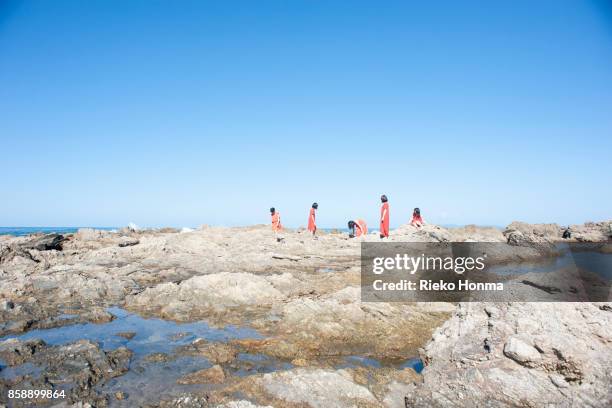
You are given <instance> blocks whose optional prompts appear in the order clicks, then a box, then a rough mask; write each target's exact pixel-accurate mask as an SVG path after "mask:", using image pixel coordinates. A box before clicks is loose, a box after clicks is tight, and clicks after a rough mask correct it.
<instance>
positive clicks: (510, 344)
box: [504, 336, 542, 366]
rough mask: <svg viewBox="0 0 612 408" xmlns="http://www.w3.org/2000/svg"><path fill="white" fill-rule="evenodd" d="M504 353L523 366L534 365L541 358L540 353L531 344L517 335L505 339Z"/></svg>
mask: <svg viewBox="0 0 612 408" xmlns="http://www.w3.org/2000/svg"><path fill="white" fill-rule="evenodd" d="M504 354H505V355H506V357H508V358H511V359H512V360H514V361H516V362H517V363H519V364H522V365H524V366H534V365H535V364H536V363H537V362H539V361H540V360H542V357H541V356H540V353H539V352H538V351H537V350H536V349H535V348H534V347H533V346H531V345H529V344H527V343H525V342H524V341H523V340H521V339H520V338H518V337H517V336H512V337H510V338H509V339H508V341H506V344H505V345H504Z"/></svg>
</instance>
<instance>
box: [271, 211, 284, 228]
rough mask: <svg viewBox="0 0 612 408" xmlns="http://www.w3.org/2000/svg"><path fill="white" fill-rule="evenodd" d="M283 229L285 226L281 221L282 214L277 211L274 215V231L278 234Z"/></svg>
mask: <svg viewBox="0 0 612 408" xmlns="http://www.w3.org/2000/svg"><path fill="white" fill-rule="evenodd" d="M282 229H283V226H282V225H281V221H280V213H279V212H278V211H275V212H274V214H272V231H274V232H278V231H280V230H282Z"/></svg>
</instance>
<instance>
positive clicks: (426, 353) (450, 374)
mask: <svg viewBox="0 0 612 408" xmlns="http://www.w3.org/2000/svg"><path fill="white" fill-rule="evenodd" d="M610 225H611V221H607V222H601V223H587V224H584V225H581V226H572V228H571V231H572V238H571V241H572V242H600V243H602V246H601V251H602V252H604V253H609V252H610V244H609V238H610V233H611V232H610ZM563 231H564V229H563V228H561V227H559V226H557V225H554V224H539V225H531V224H525V223H518V222H516V223H512V224H510V225H509V226H508V227H507V228H506V230H504V231H500V230H498V229H495V228H483V227H477V226H467V227H463V228H453V229H445V228H442V227H438V226H435V225H426V226H425V227H424V228H421V229H417V228H415V227H412V226H409V225H406V226H402V227H400V228H398V229H396V230H394V231H392V232H391V237H390V241H392V242H494V243H500V248H502V250H500V251H499V252H498V253H496V255H495V262H498V263H500V264H503V263H504V262H510V261H514V262H516V261H517V260H521V261H534V260H538V259H542V258H546V257H554V256H555V254H556V249H555V244H556V243H558V242H561V241H563V242H568V241H567V240H563V239H562V238H561V236H562V233H563ZM283 237H284V240H283V242H281V243H278V242H276V240H275V239H274V235H273V233H272V231H270V229H269V227H268V226H252V227H243V228H220V227H202V228H200V229H198V230H195V231H184V232H180V231H178V230H173V229H163V230H143V231H139V230H135V229H128V228H125V229H122V230H120V231H118V232H109V231H99V230H91V229H83V230H79V231H78V232H77V233H75V234H69V235H66V236H59V235H40V236H29V237H8V236H1V237H0V281H1V282H2V285H1V287H0V337H5V336H18V335H20V334H22V333H29V332H32V331H33V330H40V331H44V330H46V329H52V328H56V329H58V328H59V329H61V328H62V327H69V326H73V325H75V324H83V323H94V324H97V325H103V324H112V322H113V321H115V320H116V319H117V318H118V316H116V315H114V314H113V312H112V310H111V311H109V310H110V309H108V308H109V307H111V306H120V307H122V308H124V309H125V310H126V311H127V312H128V313H132V314H134V315H137V316H140V317H141V318H144V319H163V320H164V321H171V322H179V323H185V324H187V322H197V321H205V322H206V323H207V324H208V325H210V327H211V328H223V327H226V326H228V325H234V326H235V327H238V328H240V327H245V328H249V330H253V331H254V332H256V333H257V335H256V336H255V335H253V336H252V337H248V336H247V337H239V338H228V339H226V340H224V341H217V340H215V341H210V340H206V339H203V338H201V337H197V338H193V339H190V340H189V341H185V342H183V343H181V342H180V341H179V340H177V343H176V344H178V346H177V347H176V348H175V349H174V350H172V351H171V352H163V353H149V354H147V355H145V356H133V355H132V350H131V349H130V347H131V346H130V345H131V344H132V343H134V344H136V341H137V340H138V339H139V337H138V336H139V334H138V332H133V333H130V332H122V333H119V336H118V337H120V338H121V339H123V340H121V341H124V342H125V347H118V348H115V349H113V350H106V349H104V347H100V346H99V345H97V344H96V343H95V342H90V341H88V340H82V339H81V340H78V341H76V342H70V343H68V344H62V345H60V344H58V345H50V344H46V343H44V342H41V341H36V340H34V339H30V340H25V339H23V340H22V339H7V340H0V367H2V368H1V370H0V390H1V391H2V394H1V395H0V403H3V404H9V405H11V406H28V403H27V401H17V400H11V401H8V400H7V397H6V396H7V391H8V389H11V388H15V387H17V386H19V385H20V384H27V385H28V387H30V388H37V387H42V388H57V387H64V388H66V390H67V397H66V399H65V400H64V401H38V403H39V404H42V405H45V404H46V405H49V406H51V405H54V404H55V405H57V404H58V403H60V404H63V405H62V406H71V404H81V405H80V406H84V405H83V404H90V405H91V406H134V405H138V406H145V405H146V406H184V407H188V406H224V407H253V406H268V405H269V406H275V407H285V406H287V407H303V406H312V407H349V406H364V407H370V406H371V407H381V406H385V407H405V406H475V405H476V406H484V405H487V406H541V405H546V404H554V405H555V406H576V405H584V404H587V405H592V406H609V404H610V403H611V402H612V391H611V390H612V378H611V376H612V374H611V373H612V357H611V356H612V353H611V351H612V331H611V329H610V327H612V325H611V324H610V323H612V313H611V311H612V305H611V304H610V303H596V304H595V303H519V302H514V303H460V304H458V305H456V304H450V303H442V302H438V303H382V302H381V303H362V302H361V301H360V287H359V286H360V260H359V253H360V241H358V240H349V239H347V237H346V235H345V234H341V233H323V234H321V235H320V236H319V239H318V240H312V238H311V237H310V236H309V234H308V233H307V232H306V231H303V230H296V231H287V232H285V233H284V234H283ZM365 240H366V241H372V242H378V241H379V240H378V238H377V237H376V236H375V235H373V234H372V235H368V236H366V237H365ZM553 316H554V318H553ZM152 321H153V320H152ZM155 321H157V320H155ZM145 324H146V323H145ZM113 327H114V326H113ZM188 334H189V333H186V334H185V336H188ZM134 336H136V337H134ZM122 344H123V343H122ZM132 348H133V347H132ZM66 355H70V356H72V357H70V358H73V359H75V360H74V361H77V362H78V361H82V364H83V367H87V369H83V368H82V367H81V368H78V367H79V366H78V364H77V365H76V366H70V365H66V363H59V361H60V360H61V361H64V357H63V356H66ZM194 356H197V357H198V358H201V359H203V360H202V361H204V363H203V364H204V365H203V366H201V367H194V368H193V370H192V371H190V372H187V373H184V375H183V374H181V376H180V377H179V378H177V379H176V380H175V383H176V384H177V387H178V385H180V387H183V388H180V387H179V388H180V390H181V391H180V392H179V395H176V394H173V393H168V394H167V395H164V394H163V393H161V394H160V395H149V396H148V397H147V396H146V395H142V396H139V397H137V396H136V389H137V387H133V388H134V390H135V391H127V392H126V391H125V390H123V389H122V388H121V386H120V384H119V383H117V384H115V383H114V382H113V381H118V380H119V379H122V378H131V377H130V373H132V372H136V371H135V370H141V372H140V375H141V376H143V378H146V376H147V375H148V373H149V372H155V370H159V369H160V368H159V367H160V365H163V364H166V366H167V367H172V364H173V362H175V363H174V364H177V363H176V362H181V361H183V360H181V359H186V358H187V359H189V358H194ZM417 356H420V357H421V358H422V360H423V361H424V362H425V364H426V368H425V369H424V370H423V372H422V373H421V374H417V373H416V372H415V371H414V370H413V369H411V368H405V367H403V366H402V365H401V364H400V363H399V362H402V361H406V360H409V359H411V358H414V357H417ZM351 359H353V360H351ZM355 359H357V361H358V363H356V364H352V363H347V361H354V360H355ZM130 361H131V363H130ZM185 361H187V360H185ZM25 364H29V365H30V366H31V367H34V368H36V367H38V368H37V369H31V370H26V369H21V368H20V367H23V366H24V365H25ZM75 364H76V363H75ZM156 364H157V365H156ZM20 370H21V371H20ZM7 371H10V372H11V373H12V374H11V375H10V376H9V375H8V374H6V373H7ZM44 373H55V374H54V375H48V374H44ZM245 373H246V374H245ZM5 374H6V375H5ZM151 375H152V374H151ZM126 381H127V380H126ZM126 389H131V388H130V386H129V384H128V385H126ZM77 406H79V405H77Z"/></svg>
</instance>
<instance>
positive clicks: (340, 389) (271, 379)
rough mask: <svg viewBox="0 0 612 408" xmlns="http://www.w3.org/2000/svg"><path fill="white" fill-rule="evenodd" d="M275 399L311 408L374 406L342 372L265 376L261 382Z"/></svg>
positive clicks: (306, 371) (369, 396)
mask: <svg viewBox="0 0 612 408" xmlns="http://www.w3.org/2000/svg"><path fill="white" fill-rule="evenodd" d="M261 382H262V385H263V387H264V388H265V390H266V391H267V392H268V393H270V394H272V395H273V396H274V397H276V398H278V399H281V400H285V401H288V402H290V403H295V404H306V405H307V406H310V407H313V408H345V407H352V406H358V405H359V404H360V403H361V404H367V403H370V404H372V403H376V399H375V398H374V395H372V393H371V392H370V391H369V390H368V389H367V388H366V387H364V386H361V385H358V384H355V383H354V382H353V380H352V377H351V376H350V375H348V374H346V373H344V372H342V371H332V370H323V369H303V368H298V369H295V370H291V371H285V372H276V373H270V374H265V375H264V376H263V378H262V380H261Z"/></svg>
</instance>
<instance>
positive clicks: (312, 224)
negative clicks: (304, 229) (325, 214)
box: [308, 203, 319, 238]
mask: <svg viewBox="0 0 612 408" xmlns="http://www.w3.org/2000/svg"><path fill="white" fill-rule="evenodd" d="M317 208H319V204H317V203H312V207H311V208H310V214H309V215H308V231H310V232H312V237H313V238H315V234H316V233H317V223H316V221H315V216H316V211H317Z"/></svg>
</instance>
